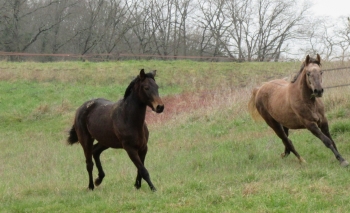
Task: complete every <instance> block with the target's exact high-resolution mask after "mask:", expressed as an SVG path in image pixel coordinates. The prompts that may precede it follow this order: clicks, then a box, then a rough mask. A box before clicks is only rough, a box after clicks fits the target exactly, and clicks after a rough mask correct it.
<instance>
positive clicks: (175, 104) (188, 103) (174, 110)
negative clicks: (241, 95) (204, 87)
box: [146, 91, 214, 124]
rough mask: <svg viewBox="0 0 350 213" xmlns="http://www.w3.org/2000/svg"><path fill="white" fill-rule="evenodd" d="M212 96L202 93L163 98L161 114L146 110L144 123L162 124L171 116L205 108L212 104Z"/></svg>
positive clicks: (211, 94) (208, 93) (211, 93)
mask: <svg viewBox="0 0 350 213" xmlns="http://www.w3.org/2000/svg"><path fill="white" fill-rule="evenodd" d="M213 96H214V94H213V92H204V91H203V92H196V93H183V94H178V95H173V96H166V97H163V98H162V100H163V103H164V111H163V113H161V114H157V113H155V112H153V111H152V110H151V109H150V108H147V113H146V122H147V123H148V124H152V123H163V122H166V121H168V120H170V119H171V118H172V117H173V116H177V115H179V114H182V113H187V112H190V111H193V110H197V109H199V108H206V107H208V106H210V105H211V104H212V103H210V101H209V100H212V99H213Z"/></svg>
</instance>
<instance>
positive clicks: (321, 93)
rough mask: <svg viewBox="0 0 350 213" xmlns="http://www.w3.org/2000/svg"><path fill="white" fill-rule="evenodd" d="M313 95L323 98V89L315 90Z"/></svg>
mask: <svg viewBox="0 0 350 213" xmlns="http://www.w3.org/2000/svg"><path fill="white" fill-rule="evenodd" d="M313 95H314V96H315V97H322V95H323V89H314V91H313Z"/></svg>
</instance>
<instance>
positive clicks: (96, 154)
mask: <svg viewBox="0 0 350 213" xmlns="http://www.w3.org/2000/svg"><path fill="white" fill-rule="evenodd" d="M106 149H108V147H106V146H103V145H101V144H100V143H97V144H95V145H94V147H93V151H92V155H93V157H94V159H95V164H96V167H97V169H98V177H97V178H96V180H95V186H99V185H100V184H101V183H102V180H103V178H104V177H105V173H104V172H103V169H102V165H101V161H100V155H101V153H102V152H103V151H104V150H106Z"/></svg>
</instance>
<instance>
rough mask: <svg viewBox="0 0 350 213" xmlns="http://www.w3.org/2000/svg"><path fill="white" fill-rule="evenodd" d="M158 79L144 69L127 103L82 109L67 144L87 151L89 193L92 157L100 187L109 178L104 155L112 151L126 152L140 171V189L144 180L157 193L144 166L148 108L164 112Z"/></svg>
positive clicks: (98, 104)
mask: <svg viewBox="0 0 350 213" xmlns="http://www.w3.org/2000/svg"><path fill="white" fill-rule="evenodd" d="M155 75H156V71H153V72H152V73H147V74H145V72H144V70H143V69H142V70H141V71H140V74H139V75H138V76H137V77H136V78H135V79H134V80H133V81H132V82H131V83H130V85H129V86H128V87H127V89H126V91H125V94H124V98H123V99H121V100H119V101H118V102H116V103H113V102H111V101H108V100H105V99H101V98H99V99H94V100H90V101H87V102H85V103H84V104H83V105H82V106H81V107H79V108H78V110H77V112H76V115H75V120H74V124H73V127H72V129H71V130H70V132H69V137H68V140H67V141H68V143H69V144H74V143H76V142H78V141H79V142H80V144H81V146H82V147H83V149H84V154H85V158H86V169H87V171H88V173H89V189H91V190H93V189H94V183H93V178H92V169H93V165H94V164H93V162H92V157H94V159H95V163H96V167H97V169H98V178H97V179H96V180H95V185H96V186H98V185H100V184H101V182H102V180H103V178H104V177H105V173H104V172H103V169H102V165H101V161H100V155H101V153H102V152H103V151H104V150H106V149H108V148H110V147H111V148H116V149H118V148H119V149H121V148H123V149H125V151H126V152H127V153H128V155H129V157H130V159H131V160H132V162H133V163H134V164H135V166H136V167H137V177H136V182H135V187H136V188H137V189H139V188H140V187H141V180H142V178H143V179H144V180H145V181H146V182H147V183H148V185H149V187H150V188H151V190H152V191H156V188H155V187H154V185H153V184H152V182H151V179H150V176H149V173H148V171H147V169H146V168H145V166H144V161H145V157H146V154H147V142H148V135H149V132H148V129H147V125H146V123H145V116H146V108H147V106H149V107H150V108H151V109H152V110H153V111H155V112H157V113H161V112H163V110H164V105H163V102H162V100H161V98H160V97H159V95H158V85H157V84H156V82H155V80H154V77H155ZM94 140H96V141H97V143H96V144H93V143H94Z"/></svg>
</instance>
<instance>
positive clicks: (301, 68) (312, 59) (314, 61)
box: [291, 58, 321, 83]
mask: <svg viewBox="0 0 350 213" xmlns="http://www.w3.org/2000/svg"><path fill="white" fill-rule="evenodd" d="M309 63H313V64H317V65H318V66H321V62H319V61H318V60H317V59H315V58H310V62H309ZM305 65H306V64H305V61H304V62H303V63H302V64H301V67H300V70H299V72H298V73H297V74H296V75H295V76H294V78H293V80H292V81H291V83H294V82H295V81H296V80H297V79H298V77H299V75H300V73H302V72H303V70H304V68H305Z"/></svg>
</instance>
